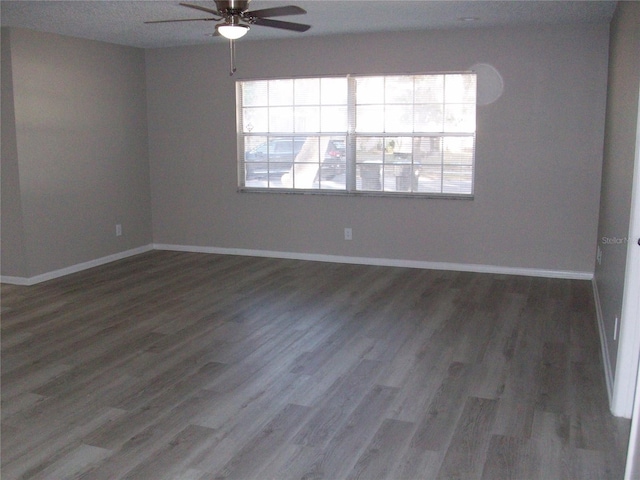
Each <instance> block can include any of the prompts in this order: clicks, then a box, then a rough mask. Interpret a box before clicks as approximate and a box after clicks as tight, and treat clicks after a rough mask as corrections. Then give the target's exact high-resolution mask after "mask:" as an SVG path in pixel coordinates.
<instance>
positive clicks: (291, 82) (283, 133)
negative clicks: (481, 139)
mask: <svg viewBox="0 0 640 480" xmlns="http://www.w3.org/2000/svg"><path fill="white" fill-rule="evenodd" d="M237 96H238V109H237V110H238V147H239V148H238V152H239V159H238V165H239V183H240V187H241V188H243V189H246V190H263V189H268V190H290V191H304V190H308V191H330V192H346V193H374V194H390V195H394V194H395V195H398V194H404V195H407V194H408V195H427V196H430V195H437V196H440V195H445V196H447V195H452V196H470V195H472V194H473V169H474V160H475V130H476V120H475V119H476V76H475V74H473V73H444V74H426V75H393V76H348V77H322V78H296V79H276V80H257V81H240V82H238V84H237Z"/></svg>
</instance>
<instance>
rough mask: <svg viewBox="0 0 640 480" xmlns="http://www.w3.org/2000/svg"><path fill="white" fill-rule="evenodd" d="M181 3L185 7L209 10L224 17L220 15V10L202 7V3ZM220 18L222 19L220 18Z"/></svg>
mask: <svg viewBox="0 0 640 480" xmlns="http://www.w3.org/2000/svg"><path fill="white" fill-rule="evenodd" d="M180 5H182V6H183V7H188V8H195V9H196V10H200V11H201V12H207V13H210V14H212V15H218V16H219V17H222V15H220V12H218V11H217V10H212V9H210V8H207V7H201V6H200V5H194V4H193V3H180ZM218 20H220V19H219V18H218Z"/></svg>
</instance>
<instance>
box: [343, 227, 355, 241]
mask: <svg viewBox="0 0 640 480" xmlns="http://www.w3.org/2000/svg"><path fill="white" fill-rule="evenodd" d="M344 239H345V240H352V239H353V232H352V230H351V228H349V227H347V228H345V229H344Z"/></svg>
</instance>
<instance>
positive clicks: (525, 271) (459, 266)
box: [0, 243, 593, 286]
mask: <svg viewBox="0 0 640 480" xmlns="http://www.w3.org/2000/svg"><path fill="white" fill-rule="evenodd" d="M150 250H172V251H177V252H194V253H215V254H220V255H245V256H248V257H270V258H287V259H291V260H308V261H315V262H332V263H350V264H357V265H375V266H381V267H406V268H420V269H426V270H452V271H457V272H476V273H495V274H502V275H523V276H527V277H545V278H566V279H575V280H593V272H580V271H567V270H545V269H537V268H516V267H501V266H497V265H476V264H465V263H449V262H424V261H417V260H402V259H390V258H373V257H347V256H343V255H323V254H315V253H297V252H278V251H271V250H251V249H243V248H220V247H199V246H192V245H171V244H162V243H156V244H152V245H144V246H142V247H138V248H134V249H132V250H127V251H124V252H119V253H115V254H113V255H108V256H106V257H102V258H98V259H95V260H91V261H88V262H83V263H79V264H77V265H72V266H70V267H66V268H62V269H60V270H54V271H52V272H47V273H43V274H41V275H36V276H33V277H14V276H8V275H1V276H0V282H2V283H9V284H12V285H27V286H28V285H35V284H37V283H41V282H46V281H47V280H53V279H54V278H59V277H63V276H65V275H69V274H71V273H76V272H80V271H82V270H87V269H89V268H93V267H97V266H100V265H104V264H106V263H110V262H113V261H116V260H121V259H123V258H127V257H131V256H133V255H138V254H140V253H144V252H148V251H150Z"/></svg>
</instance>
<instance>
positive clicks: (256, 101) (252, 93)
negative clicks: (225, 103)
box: [242, 80, 269, 107]
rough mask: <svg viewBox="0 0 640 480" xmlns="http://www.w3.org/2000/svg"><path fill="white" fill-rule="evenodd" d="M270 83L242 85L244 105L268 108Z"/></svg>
mask: <svg viewBox="0 0 640 480" xmlns="http://www.w3.org/2000/svg"><path fill="white" fill-rule="evenodd" d="M268 86H269V82H267V81H266V80H264V81H258V82H243V83H242V104H243V105H244V106H245V107H255V106H267V105H268V101H269V96H268V94H267V92H268V91H269V87H268Z"/></svg>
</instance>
